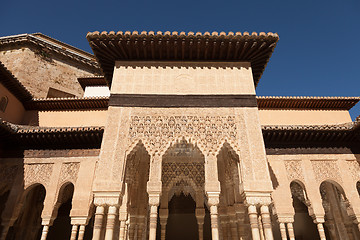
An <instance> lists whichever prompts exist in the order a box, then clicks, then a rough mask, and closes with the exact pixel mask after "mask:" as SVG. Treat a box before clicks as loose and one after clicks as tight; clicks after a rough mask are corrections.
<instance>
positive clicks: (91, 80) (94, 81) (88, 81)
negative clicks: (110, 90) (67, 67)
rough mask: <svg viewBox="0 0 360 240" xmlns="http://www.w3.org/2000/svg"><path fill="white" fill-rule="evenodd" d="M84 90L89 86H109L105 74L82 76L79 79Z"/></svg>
mask: <svg viewBox="0 0 360 240" xmlns="http://www.w3.org/2000/svg"><path fill="white" fill-rule="evenodd" d="M77 80H78V82H79V83H80V85H81V87H82V89H83V90H85V87H88V86H107V82H106V81H105V77H104V76H92V77H81V78H78V79H77Z"/></svg>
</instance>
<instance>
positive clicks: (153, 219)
mask: <svg viewBox="0 0 360 240" xmlns="http://www.w3.org/2000/svg"><path fill="white" fill-rule="evenodd" d="M157 208H158V206H157V205H152V206H150V229H149V240H156V227H157Z"/></svg>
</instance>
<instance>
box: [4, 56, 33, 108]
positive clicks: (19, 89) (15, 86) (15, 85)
mask: <svg viewBox="0 0 360 240" xmlns="http://www.w3.org/2000/svg"><path fill="white" fill-rule="evenodd" d="M0 83H1V84H2V85H4V87H5V88H6V89H8V90H9V91H10V92H11V93H12V94H13V95H14V96H15V97H16V98H17V99H19V100H20V101H21V102H26V101H29V100H31V99H32V98H33V96H32V95H31V93H30V92H29V91H28V90H27V89H26V88H25V87H24V86H23V85H22V84H21V83H20V81H19V80H18V79H17V78H16V77H15V76H14V75H13V74H12V73H11V72H10V71H9V70H8V69H7V68H6V67H5V66H4V64H3V63H2V62H0Z"/></svg>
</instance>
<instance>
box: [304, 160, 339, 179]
mask: <svg viewBox="0 0 360 240" xmlns="http://www.w3.org/2000/svg"><path fill="white" fill-rule="evenodd" d="M311 164H312V167H313V170H314V174H315V179H316V181H317V182H319V183H320V182H323V181H325V180H334V181H336V182H339V183H340V182H342V180H341V175H340V170H339V167H338V165H337V161H336V160H320V161H318V160H316V161H311Z"/></svg>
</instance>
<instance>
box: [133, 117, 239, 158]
mask: <svg viewBox="0 0 360 240" xmlns="http://www.w3.org/2000/svg"><path fill="white" fill-rule="evenodd" d="M236 134H237V131H236V125H235V116H216V117H215V116H195V115H193V116H191V115H187V116H181V115H175V116H132V117H131V121H130V128H129V137H130V141H131V143H130V144H134V143H136V142H137V141H140V140H141V141H142V142H143V143H144V145H145V146H146V148H147V149H148V150H149V151H150V152H162V153H163V152H164V151H165V150H166V149H167V148H168V147H169V144H170V143H172V142H175V141H176V140H179V139H182V138H186V139H190V140H191V141H192V143H194V144H196V145H197V146H198V147H199V148H200V150H202V151H203V152H204V153H209V152H213V153H215V152H217V150H218V149H219V147H220V145H221V144H223V143H224V141H225V140H226V141H228V142H230V143H235V142H236Z"/></svg>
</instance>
